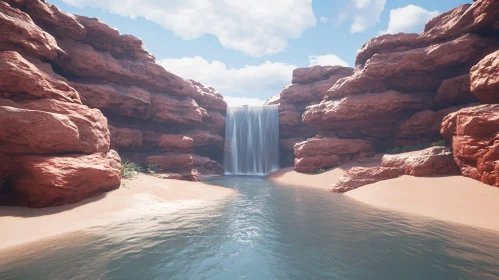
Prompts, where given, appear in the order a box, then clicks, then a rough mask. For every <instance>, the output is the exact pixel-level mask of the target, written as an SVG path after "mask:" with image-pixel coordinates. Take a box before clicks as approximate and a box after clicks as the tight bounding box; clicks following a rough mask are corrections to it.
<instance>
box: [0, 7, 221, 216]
mask: <svg viewBox="0 0 499 280" xmlns="http://www.w3.org/2000/svg"><path fill="white" fill-rule="evenodd" d="M0 69H1V72H2V77H0V204H9V205H22V206H30V207H45V206H52V205H61V204H66V203H74V202H77V201H81V200H83V199H85V198H88V197H91V196H94V195H98V194H100V193H102V192H105V191H109V190H112V189H116V188H118V187H119V186H120V179H121V177H120V168H121V164H120V156H121V158H122V159H129V160H131V161H134V162H137V163H141V164H156V165H158V166H159V168H160V169H161V171H162V172H166V173H170V174H171V173H173V174H171V175H172V176H171V177H172V178H180V179H184V180H196V177H197V176H199V175H203V174H222V173H223V168H222V166H221V165H220V163H219V162H221V160H222V152H223V138H222V135H223V134H222V133H223V130H224V126H225V111H226V106H227V105H226V102H225V101H224V100H223V98H222V96H221V95H220V94H219V93H218V92H216V91H215V90H214V89H213V88H209V87H205V86H203V85H201V84H200V83H197V82H195V81H190V80H184V79H182V78H180V77H178V76H176V75H174V74H172V73H170V72H168V71H166V70H165V69H164V68H163V67H162V66H160V65H158V64H156V63H155V58H154V57H153V56H152V55H150V54H149V53H148V52H147V51H146V50H145V49H144V46H143V45H142V41H141V40H140V39H137V38H135V37H133V36H130V35H120V33H119V32H118V31H117V30H116V29H114V28H111V27H109V26H107V25H105V24H104V23H102V22H100V21H99V20H97V19H93V18H87V17H83V16H77V15H72V14H68V13H65V12H62V11H60V10H59V9H58V8H57V7H56V6H54V5H50V4H48V3H46V2H45V1H43V0H8V1H0ZM116 151H117V152H118V153H119V155H120V156H119V155H118V153H117V152H116ZM217 161H218V162H217Z"/></svg>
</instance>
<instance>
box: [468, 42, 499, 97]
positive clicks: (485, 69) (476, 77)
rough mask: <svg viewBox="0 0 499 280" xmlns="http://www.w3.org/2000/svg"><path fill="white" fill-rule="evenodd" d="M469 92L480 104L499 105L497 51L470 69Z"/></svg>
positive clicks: (498, 56) (498, 53)
mask: <svg viewBox="0 0 499 280" xmlns="http://www.w3.org/2000/svg"><path fill="white" fill-rule="evenodd" d="M471 91H472V92H473V94H474V95H475V96H476V97H477V98H478V99H479V100H480V102H482V103H488V104H494V103H499V51H496V52H494V53H491V54H489V55H488V56H486V57H485V58H484V59H482V60H481V61H480V62H479V63H478V64H477V65H475V66H473V68H471Z"/></svg>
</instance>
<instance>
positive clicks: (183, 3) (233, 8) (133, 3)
mask: <svg viewBox="0 0 499 280" xmlns="http://www.w3.org/2000/svg"><path fill="white" fill-rule="evenodd" d="M63 1H64V2H65V3H67V4H70V5H74V6H78V7H92V8H100V9H103V10H106V11H109V12H111V13H116V14H119V15H122V16H128V17H131V18H136V17H143V18H145V19H147V20H151V21H153V22H156V23H158V24H160V25H162V26H163V27H165V28H166V29H169V30H172V31H173V32H174V33H175V35H177V36H180V37H181V38H182V39H185V40H191V39H196V38H198V37H200V36H202V35H204V34H211V35H214V36H216V37H217V38H218V40H219V41H220V43H221V44H222V46H224V47H225V48H229V49H234V50H237V51H241V52H243V53H245V54H247V55H251V56H262V55H272V54H276V53H279V52H281V51H283V50H284V49H285V48H286V46H287V42H288V40H290V39H296V38H299V37H300V36H301V34H302V33H303V31H304V30H305V29H307V28H309V27H313V26H315V25H316V23H317V20H316V18H315V16H314V12H313V10H312V0H280V1H279V3H278V4H276V2H275V1H268V0H251V1H207V0H167V1H160V0H141V1H138V0H106V1H104V0H63Z"/></svg>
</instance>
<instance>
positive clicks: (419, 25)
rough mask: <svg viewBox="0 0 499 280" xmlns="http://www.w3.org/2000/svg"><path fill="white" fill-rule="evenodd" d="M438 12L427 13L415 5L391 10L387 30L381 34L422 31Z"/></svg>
mask: <svg viewBox="0 0 499 280" xmlns="http://www.w3.org/2000/svg"><path fill="white" fill-rule="evenodd" d="M439 14H440V13H439V12H438V11H433V12H430V11H427V10H425V9H423V8H421V7H418V6H415V5H408V6H406V7H403V8H398V9H393V10H391V11H390V22H389V23H388V29H387V30H386V31H382V32H381V33H391V34H394V33H399V32H406V33H411V32H416V33H419V32H421V30H423V27H424V25H425V24H426V22H428V20H430V19H432V18H434V17H436V16H438V15H439Z"/></svg>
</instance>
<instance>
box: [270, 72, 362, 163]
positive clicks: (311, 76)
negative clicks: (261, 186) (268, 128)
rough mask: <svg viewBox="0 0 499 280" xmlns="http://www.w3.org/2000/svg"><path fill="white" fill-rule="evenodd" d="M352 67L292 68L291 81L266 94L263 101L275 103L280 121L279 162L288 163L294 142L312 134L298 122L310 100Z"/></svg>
mask: <svg viewBox="0 0 499 280" xmlns="http://www.w3.org/2000/svg"><path fill="white" fill-rule="evenodd" d="M352 72H353V69H352V68H348V67H341V66H312V67H307V68H298V69H295V70H294V71H293V77H292V83H293V84H292V85H289V86H287V87H285V88H284V89H283V91H282V92H281V93H279V94H278V95H276V96H274V97H272V98H270V99H269V100H268V101H267V102H266V103H265V104H267V105H278V108H279V121H280V127H279V129H280V138H281V145H280V149H281V151H280V156H281V165H282V166H286V165H292V164H293V162H294V154H293V148H294V145H295V144H296V143H298V142H302V141H304V140H306V138H308V137H312V136H315V135H316V134H317V130H316V129H315V128H313V127H312V126H309V125H305V124H303V123H302V114H303V112H304V111H305V108H306V107H307V106H309V105H311V104H317V103H319V102H320V101H321V100H322V99H323V98H324V95H325V93H326V91H327V90H328V89H329V88H331V87H332V86H333V85H334V84H335V83H336V82H337V81H338V80H339V79H342V78H345V77H347V76H350V75H351V74H352Z"/></svg>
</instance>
